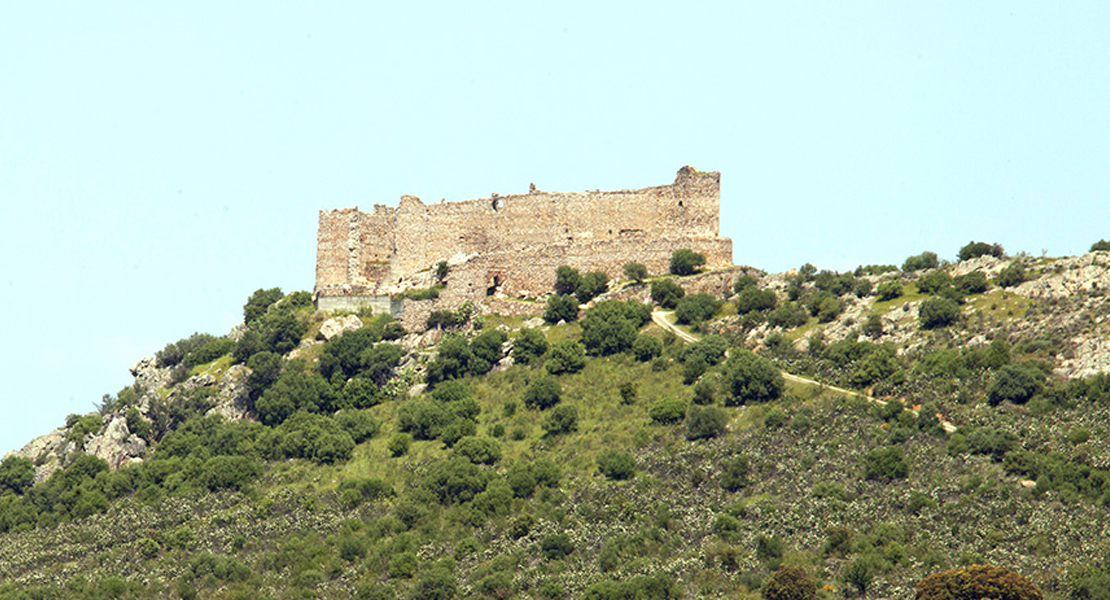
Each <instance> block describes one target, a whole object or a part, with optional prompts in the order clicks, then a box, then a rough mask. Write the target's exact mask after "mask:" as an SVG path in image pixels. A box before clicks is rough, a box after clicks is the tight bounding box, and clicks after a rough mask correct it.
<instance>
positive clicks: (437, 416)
mask: <svg viewBox="0 0 1110 600" xmlns="http://www.w3.org/2000/svg"><path fill="white" fill-rule="evenodd" d="M454 420H455V416H454V415H453V414H451V413H450V412H448V411H447V409H446V408H444V407H443V406H442V405H441V404H440V403H438V402H433V401H431V400H427V399H425V398H422V397H421V398H413V399H412V400H408V401H406V402H404V403H403V404H401V406H400V407H399V408H398V409H397V428H398V429H399V430H400V431H403V432H405V433H411V434H412V437H413V438H415V439H418V440H434V439H436V438H438V437H439V436H440V434H442V433H443V430H444V429H445V428H446V427H447V426H448V425H450V424H451V423H452V422H453V421H454Z"/></svg>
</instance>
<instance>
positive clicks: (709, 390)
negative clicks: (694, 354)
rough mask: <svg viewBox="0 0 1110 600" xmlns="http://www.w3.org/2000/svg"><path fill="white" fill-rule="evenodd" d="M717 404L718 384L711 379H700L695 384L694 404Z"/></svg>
mask: <svg viewBox="0 0 1110 600" xmlns="http://www.w3.org/2000/svg"><path fill="white" fill-rule="evenodd" d="M716 403H717V384H716V382H714V381H712V380H711V378H709V377H706V378H702V379H699V380H698V382H697V383H696V384H694V404H700V405H702V406H708V405H711V404H716Z"/></svg>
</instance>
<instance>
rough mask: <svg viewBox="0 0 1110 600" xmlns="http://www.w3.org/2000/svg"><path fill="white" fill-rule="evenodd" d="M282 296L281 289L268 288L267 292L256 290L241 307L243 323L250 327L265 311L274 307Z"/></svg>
mask: <svg viewBox="0 0 1110 600" xmlns="http://www.w3.org/2000/svg"><path fill="white" fill-rule="evenodd" d="M282 296H284V294H282V293H281V288H270V289H268V290H264V289H257V290H255V291H254V293H253V294H251V295H250V298H247V303H246V304H244V305H243V322H244V323H245V324H246V325H247V327H250V326H251V325H253V324H254V323H255V322H257V321H258V320H259V319H260V318H262V315H264V314H266V311H268V310H269V309H270V307H271V306H273V305H274V303H275V302H277V301H278V300H281V298H282Z"/></svg>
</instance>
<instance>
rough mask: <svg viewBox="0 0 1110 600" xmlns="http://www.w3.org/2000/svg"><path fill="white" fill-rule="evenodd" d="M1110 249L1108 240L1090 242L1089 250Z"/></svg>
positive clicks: (1102, 250)
mask: <svg viewBox="0 0 1110 600" xmlns="http://www.w3.org/2000/svg"><path fill="white" fill-rule="evenodd" d="M1107 250H1110V242H1108V241H1106V240H1099V241H1097V242H1095V243H1093V244H1091V252H1106V251H1107Z"/></svg>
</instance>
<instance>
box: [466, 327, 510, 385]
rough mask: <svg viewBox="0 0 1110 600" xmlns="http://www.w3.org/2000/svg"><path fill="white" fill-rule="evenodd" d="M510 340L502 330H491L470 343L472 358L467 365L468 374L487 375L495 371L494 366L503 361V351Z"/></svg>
mask: <svg viewBox="0 0 1110 600" xmlns="http://www.w3.org/2000/svg"><path fill="white" fill-rule="evenodd" d="M506 340H508V335H506V334H505V332H504V331H501V330H500V329H489V330H486V331H483V332H482V333H480V334H478V335H477V336H475V337H474V339H473V340H471V341H470V352H471V355H472V358H471V360H470V363H469V364H468V365H467V369H466V372H467V374H469V375H485V374H486V373H489V372H490V370H492V369H493V367H494V365H496V364H497V363H498V362H500V361H501V358H502V356H503V355H502V353H501V349H502V347H504V345H505V341H506Z"/></svg>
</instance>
